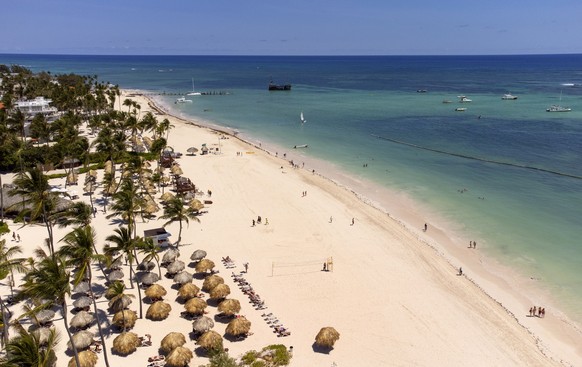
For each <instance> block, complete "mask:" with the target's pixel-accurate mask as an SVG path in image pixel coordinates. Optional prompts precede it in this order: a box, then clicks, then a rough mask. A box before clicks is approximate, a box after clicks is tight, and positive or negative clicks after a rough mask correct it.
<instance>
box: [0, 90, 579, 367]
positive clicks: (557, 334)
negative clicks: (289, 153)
mask: <svg viewBox="0 0 582 367" xmlns="http://www.w3.org/2000/svg"><path fill="white" fill-rule="evenodd" d="M127 93H128V91H124V95H122V96H121V99H122V100H123V99H124V98H126V97H125V95H127ZM131 98H132V99H134V100H136V101H137V102H138V103H139V104H140V105H141V107H142V108H141V113H142V114H143V113H144V112H146V111H149V110H152V108H151V106H148V103H151V101H150V102H148V101H149V100H148V99H146V97H144V96H141V95H137V96H134V97H131ZM156 117H157V118H158V119H160V120H161V119H164V118H168V119H170V121H171V122H172V124H173V125H174V128H173V129H172V130H171V132H170V134H169V141H168V144H169V145H170V146H172V147H173V148H174V149H175V150H176V151H178V152H182V153H183V154H184V155H183V156H182V157H181V158H180V159H178V162H179V164H180V166H181V168H182V170H183V172H184V176H185V177H188V178H190V179H191V180H192V182H193V183H194V184H195V185H196V186H197V188H198V189H199V190H200V191H202V192H204V193H206V194H204V195H201V196H199V199H200V200H202V201H204V200H211V201H212V203H211V204H207V205H206V206H205V208H204V209H203V210H204V211H205V213H204V214H203V215H201V216H200V217H199V219H200V223H197V222H195V221H191V222H190V224H189V226H188V227H185V228H184V231H183V233H182V243H183V246H181V247H180V251H181V257H180V258H181V260H183V261H184V262H185V263H186V264H188V263H189V261H190V260H189V258H190V254H191V253H192V252H193V251H194V250H196V249H203V250H205V251H207V252H208V256H207V258H209V259H211V260H213V261H214V262H215V263H216V269H217V270H219V271H220V273H219V275H221V276H222V277H223V278H224V279H225V281H226V283H227V284H228V285H229V286H230V289H231V292H232V293H231V295H230V296H229V297H228V298H236V299H238V300H240V301H241V304H242V310H241V312H240V314H241V315H244V316H246V317H247V318H248V319H249V320H250V321H251V322H252V326H251V331H252V333H253V334H252V335H250V336H249V337H248V338H246V339H245V340H243V341H232V342H231V341H228V340H225V344H224V346H225V347H227V348H228V349H229V353H230V355H231V356H233V357H238V356H240V355H241V354H242V353H244V352H245V351H248V350H252V349H255V350H256V349H260V348H262V347H264V346H267V345H269V344H279V343H280V344H284V345H286V346H287V347H291V346H292V347H293V359H292V362H291V365H292V366H325V367H327V366H331V365H332V364H333V363H335V365H336V366H338V367H347V366H411V365H414V366H461V365H467V366H561V365H564V366H578V365H582V343H580V341H581V340H582V338H581V336H582V334H581V333H580V332H579V331H577V330H575V329H574V328H573V327H572V326H571V325H570V324H568V323H566V322H564V321H563V320H562V318H561V316H560V314H558V313H554V312H552V310H551V308H548V310H549V311H548V313H547V314H546V317H545V318H538V317H529V315H528V309H529V307H530V306H533V305H534V304H535V301H536V300H535V299H527V298H524V297H523V296H520V295H517V294H514V293H512V292H510V291H509V287H508V286H507V285H506V284H504V280H503V276H506V275H505V274H503V275H501V274H499V275H491V274H489V273H486V272H484V271H482V267H483V266H482V264H481V262H482V261H483V259H482V258H481V257H480V255H479V249H476V250H468V249H467V243H468V241H467V242H463V243H460V241H454V240H451V239H450V238H449V237H448V236H447V234H446V233H445V232H443V231H441V230H440V229H439V228H437V227H433V226H431V225H430V224H429V228H428V230H427V231H426V232H423V231H422V226H423V224H424V223H425V222H426V218H422V217H420V216H418V215H416V216H415V215H414V214H411V215H409V216H406V217H405V218H395V217H394V216H393V215H388V214H386V213H384V212H382V211H381V210H378V209H376V208H374V207H373V206H371V205H369V204H367V203H365V202H364V201H362V200H361V199H360V198H358V196H356V195H355V194H354V193H353V192H351V191H349V190H346V189H345V188H343V187H341V186H339V185H337V184H336V183H334V182H332V181H331V180H329V179H327V178H325V177H323V176H320V175H319V174H318V171H316V172H315V173H313V172H312V169H313V168H312V167H308V166H305V168H293V167H292V166H291V165H290V164H289V162H287V161H286V160H284V159H283V157H282V154H281V153H279V154H278V157H276V156H275V155H274V154H272V153H269V152H267V151H264V150H262V149H260V148H258V147H255V146H253V145H252V144H248V143H246V142H244V141H241V140H239V139H238V138H237V137H235V136H232V135H226V134H222V133H219V132H216V131H214V130H211V129H209V128H205V127H200V126H197V125H195V124H198V122H196V121H193V122H192V123H190V124H189V123H185V122H184V121H183V120H181V119H178V118H176V117H173V116H170V115H163V114H158V115H156ZM221 137H222V138H221ZM202 144H206V145H207V146H208V147H209V148H211V150H214V152H212V153H211V154H205V155H201V154H199V153H197V154H196V155H187V154H186V151H187V149H188V148H189V147H197V148H200V147H201V146H202ZM216 148H219V151H218V152H217V151H216ZM5 176H6V175H5ZM83 176H84V175H83ZM83 176H82V177H80V180H79V181H80V183H82V182H83V179H84V177H83ZM102 178H103V172H99V175H98V182H100V181H101V179H102ZM6 181H7V179H6V178H4V182H6ZM51 183H53V184H64V179H60V180H53V181H51ZM74 189H76V190H77V191H81V190H82V185H80V186H78V188H77V187H75V188H74ZM166 189H170V187H167V188H166ZM208 190H211V192H212V195H211V196H210V195H208V194H207V191H208ZM98 192H99V193H100V190H99V191H98ZM304 192H306V195H305V194H304ZM160 195H161V193H158V194H156V198H159V196H160ZM97 196H100V194H98V195H97ZM79 200H86V201H87V202H89V198H88V197H86V196H81V198H80V199H79ZM160 207H161V206H160ZM156 214H157V215H158V217H159V215H161V214H162V211H159V212H158V213H156ZM258 216H260V217H261V218H262V221H261V223H260V224H258V223H255V225H254V226H253V222H252V221H253V220H256V219H257V217H258ZM352 219H354V223H353V225H352ZM266 220H268V224H266ZM163 223H164V220H161V219H154V220H149V221H142V220H141V219H139V220H138V223H137V226H138V228H137V233H138V235H143V231H144V230H146V229H151V228H156V227H161V226H162V225H163ZM92 225H93V226H94V227H95V228H96V231H97V234H98V247H99V248H101V246H102V245H103V244H104V243H105V238H106V237H107V236H109V235H111V234H112V233H113V230H114V229H115V228H116V227H117V225H118V224H117V223H115V222H112V221H111V220H108V219H106V217H105V214H104V213H102V211H99V212H98V213H97V217H96V218H95V219H94V220H93V224H92ZM10 228H11V230H14V231H16V233H18V234H20V236H21V242H20V243H19V245H20V246H22V247H23V250H24V251H25V253H24V255H25V256H31V255H32V251H33V250H34V249H35V248H36V247H38V246H40V245H41V244H42V240H43V238H44V237H46V229H45V228H44V227H43V226H41V225H33V226H26V227H21V226H19V225H13V224H11V226H10ZM69 230H70V229H58V230H57V231H56V235H55V238H56V239H60V238H62V237H63V236H64V234H65V233H67V232H68V231H69ZM167 230H168V231H169V232H171V233H173V237H172V239H173V240H177V235H178V224H177V223H174V224H171V225H169V226H167ZM8 237H9V236H6V239H7V242H8V244H9V245H15V244H17V243H15V242H13V241H12V239H11V237H10V238H8ZM226 256H229V257H230V258H231V259H233V261H234V263H235V264H236V267H235V268H226V267H225V266H224V265H223V263H222V262H221V258H222V257H226ZM328 260H331V261H332V262H333V266H332V268H331V269H330V270H329V271H322V267H323V263H324V262H326V261H328ZM244 263H248V264H249V267H248V273H246V274H243V275H244V277H245V278H246V279H247V281H248V282H249V283H250V284H251V285H252V287H253V289H254V291H255V292H256V293H257V294H259V295H260V297H261V299H263V300H264V301H265V304H266V307H267V308H266V309H263V310H256V309H255V308H253V307H252V304H251V303H250V302H249V300H248V297H247V296H246V295H245V294H243V293H242V292H241V290H240V289H239V288H238V287H237V285H236V283H235V282H234V281H233V278H232V277H231V274H232V273H233V272H236V273H238V272H240V271H242V270H244V267H243V264H244ZM459 267H462V268H463V271H464V274H463V275H458V268H459ZM186 270H190V271H192V269H188V267H187V269H186ZM124 272H125V274H126V278H127V276H128V274H129V271H128V270H127V271H124ZM163 273H165V270H162V274H163ZM95 275H96V277H97V279H96V282H98V283H99V282H100V283H101V284H103V283H104V279H103V278H102V276H101V274H100V273H99V272H98V271H95ZM194 283H195V284H197V285H198V286H199V287H201V285H202V280H199V279H195V280H194ZM126 284H129V282H128V280H127V279H126ZM158 284H161V285H163V286H164V287H165V288H166V290H168V295H167V296H166V297H165V300H166V301H167V302H169V303H170V304H171V305H172V311H171V313H170V316H169V317H168V318H167V319H166V320H164V321H150V320H147V319H146V318H145V311H146V309H147V307H148V306H149V305H148V304H146V303H144V309H143V312H144V318H143V319H140V320H138V321H137V324H136V326H135V328H134V329H133V331H134V332H135V333H137V334H138V335H140V336H143V335H145V334H151V335H152V342H153V346H151V347H141V348H138V350H137V352H135V353H133V354H130V355H129V356H127V357H121V356H117V355H113V354H111V353H110V354H109V360H110V363H111V365H112V366H121V365H123V364H127V363H128V362H129V363H130V365H132V366H145V365H147V364H148V363H147V359H148V357H150V356H153V355H157V354H158V347H159V345H160V341H161V339H162V338H163V337H164V336H165V335H166V334H167V333H169V332H171V331H178V332H181V333H184V335H186V338H187V343H186V346H187V347H188V348H190V349H195V348H196V345H195V342H194V341H192V340H191V339H190V338H189V333H190V332H191V331H192V322H191V321H188V320H185V319H183V318H181V317H180V312H181V311H183V310H184V308H183V306H182V305H181V304H180V303H178V302H176V301H175V299H176V295H177V291H176V290H175V289H174V288H172V285H173V283H172V280H171V279H167V278H165V277H162V280H161V281H160V282H159V283H158ZM129 291H130V293H133V294H135V295H136V297H137V292H136V290H135V289H133V290H132V289H130V290H129ZM2 292H3V294H4V295H6V294H8V293H9V290H8V287H2ZM142 296H143V292H142ZM206 298H208V297H206ZM70 303H72V300H71V302H70ZM98 305H99V306H100V307H101V310H102V311H103V312H107V301H106V299H105V298H104V297H102V298H100V299H98ZM540 306H545V305H540ZM13 307H14V312H15V313H17V314H18V313H20V312H21V309H20V307H21V306H20V305H15V306H13ZM129 308H130V309H132V310H136V311H137V310H138V300H137V298H136V299H134V301H133V303H132V305H131V306H130V307H129ZM207 310H208V312H209V313H208V315H207V316H210V317H213V316H214V315H216V314H217V313H218V311H217V310H216V307H214V306H209V307H208V309H207ZM264 313H269V314H270V313H272V314H273V315H275V316H276V317H277V318H278V320H279V321H280V322H281V323H282V324H283V325H284V326H285V327H286V328H288V329H289V331H290V332H291V334H290V335H289V336H285V337H279V336H277V334H276V333H274V332H273V329H272V328H270V327H269V324H267V322H266V321H265V320H264V319H263V317H262V316H261V315H262V314H264ZM71 316H72V315H71ZM109 316H110V318H109V321H110V320H111V316H112V315H109ZM54 323H55V325H57V327H59V328H60V329H61V340H62V342H61V343H60V345H59V354H58V357H59V363H58V365H59V366H64V365H65V361H66V362H68V360H69V359H70V355H66V354H65V350H66V342H67V337H66V333H65V331H64V329H63V326H62V322H61V321H60V316H58V315H57V319H56V320H55V322H54ZM103 325H104V326H106V323H104V324H103ZM325 326H333V327H334V328H335V329H336V330H337V331H338V332H339V333H340V339H339V340H338V341H337V342H336V344H335V347H334V348H333V349H332V350H331V351H328V352H327V353H322V352H321V351H320V350H318V349H317V348H315V349H314V347H313V342H314V338H315V335H316V334H317V332H318V331H319V330H320V329H321V328H322V327H325ZM225 327H226V323H222V322H216V325H215V327H214V330H216V331H217V332H218V333H220V334H221V335H223V334H224V330H225ZM90 330H91V331H93V332H95V333H96V332H97V328H96V326H93V327H92V328H91V329H90ZM117 334H118V333H110V334H109V335H108V336H107V338H106V340H107V343H108V345H107V347H108V348H109V349H108V351H109V352H110V348H111V343H112V340H113V339H114V338H115V336H116V335H117ZM205 363H208V359H207V358H205V357H200V356H197V355H196V354H195V356H194V359H193V360H192V362H191V363H190V366H199V365H203V364H205ZM97 365H98V366H105V364H104V362H103V358H102V354H100V355H99V361H98V364H97Z"/></svg>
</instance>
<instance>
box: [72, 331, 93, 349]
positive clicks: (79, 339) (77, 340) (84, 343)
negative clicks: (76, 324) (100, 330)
mask: <svg viewBox="0 0 582 367" xmlns="http://www.w3.org/2000/svg"><path fill="white" fill-rule="evenodd" d="M93 338H94V336H93V333H92V332H90V331H87V330H83V331H79V332H78V333H75V334H73V337H72V339H73V344H74V345H75V348H77V350H79V349H85V348H88V347H89V346H90V345H91V344H92V343H93ZM67 346H68V347H69V349H70V350H73V347H72V345H71V341H69V342H68V343H67Z"/></svg>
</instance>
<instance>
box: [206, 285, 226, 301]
mask: <svg viewBox="0 0 582 367" xmlns="http://www.w3.org/2000/svg"><path fill="white" fill-rule="evenodd" d="M229 294H230V288H229V286H228V285H226V284H219V285H217V286H216V287H214V288H212V290H211V291H210V298H215V299H220V298H225V297H226V296H228V295H229Z"/></svg>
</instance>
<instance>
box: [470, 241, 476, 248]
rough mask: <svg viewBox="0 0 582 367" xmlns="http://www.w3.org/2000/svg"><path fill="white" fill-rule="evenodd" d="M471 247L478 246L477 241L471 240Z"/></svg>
mask: <svg viewBox="0 0 582 367" xmlns="http://www.w3.org/2000/svg"><path fill="white" fill-rule="evenodd" d="M469 248H477V241H469Z"/></svg>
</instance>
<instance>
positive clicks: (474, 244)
mask: <svg viewBox="0 0 582 367" xmlns="http://www.w3.org/2000/svg"><path fill="white" fill-rule="evenodd" d="M473 248H474V249H476V248H477V241H473Z"/></svg>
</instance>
